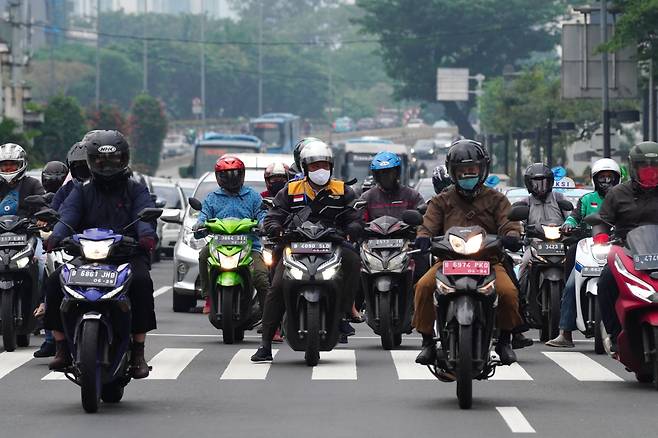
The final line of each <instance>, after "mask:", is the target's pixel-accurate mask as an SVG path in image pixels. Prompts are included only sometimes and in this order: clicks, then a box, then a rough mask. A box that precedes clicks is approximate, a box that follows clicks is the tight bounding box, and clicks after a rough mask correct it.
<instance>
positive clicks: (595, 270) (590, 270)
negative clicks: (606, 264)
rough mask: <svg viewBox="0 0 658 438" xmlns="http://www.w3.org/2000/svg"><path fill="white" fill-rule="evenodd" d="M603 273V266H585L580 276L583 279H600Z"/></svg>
mask: <svg viewBox="0 0 658 438" xmlns="http://www.w3.org/2000/svg"><path fill="white" fill-rule="evenodd" d="M601 272H603V266H596V267H590V266H583V268H582V269H581V270H580V275H582V276H583V277H600V276H601Z"/></svg>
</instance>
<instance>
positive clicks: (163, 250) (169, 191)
mask: <svg viewBox="0 0 658 438" xmlns="http://www.w3.org/2000/svg"><path fill="white" fill-rule="evenodd" d="M150 180H151V187H152V193H154V194H155V195H156V196H157V199H158V200H159V201H164V206H163V208H164V209H167V210H176V211H178V214H180V213H181V212H182V211H183V209H184V208H185V207H186V206H187V198H186V196H185V192H183V189H181V187H180V186H179V185H178V183H176V182H174V181H172V180H170V179H166V178H150ZM180 228H181V227H180V224H172V223H165V222H163V221H158V228H157V232H158V238H159V240H160V242H159V245H158V252H159V254H158V255H165V256H167V257H173V255H174V247H175V246H176V242H177V241H178V234H179V233H180Z"/></svg>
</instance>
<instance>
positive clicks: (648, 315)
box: [638, 310, 658, 327]
mask: <svg viewBox="0 0 658 438" xmlns="http://www.w3.org/2000/svg"><path fill="white" fill-rule="evenodd" d="M638 321H639V323H640V324H643V325H644V324H646V325H650V326H652V327H658V311H656V310H652V311H649V312H645V313H643V314H642V315H640V317H639V318H638Z"/></svg>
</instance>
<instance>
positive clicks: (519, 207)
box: [507, 204, 530, 221]
mask: <svg viewBox="0 0 658 438" xmlns="http://www.w3.org/2000/svg"><path fill="white" fill-rule="evenodd" d="M529 215H530V207H528V206H527V205H526V204H515V205H512V209H511V210H510V212H509V213H508V214H507V218H508V219H509V220H511V221H524V220H527V219H528V216H529Z"/></svg>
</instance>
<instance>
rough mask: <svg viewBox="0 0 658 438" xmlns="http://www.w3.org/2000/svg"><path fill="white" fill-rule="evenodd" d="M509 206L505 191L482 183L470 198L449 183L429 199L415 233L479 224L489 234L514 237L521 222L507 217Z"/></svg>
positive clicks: (421, 234)
mask: <svg viewBox="0 0 658 438" xmlns="http://www.w3.org/2000/svg"><path fill="white" fill-rule="evenodd" d="M511 208H512V206H511V205H510V202H509V201H508V200H507V197H506V196H505V195H503V194H502V193H500V192H498V191H496V190H494V189H491V188H489V187H483V188H482V190H481V191H480V193H479V194H478V195H477V196H476V197H475V198H474V199H473V200H471V201H466V200H465V199H463V198H462V197H461V196H460V195H459V194H458V193H457V191H456V190H455V188H454V186H451V187H449V188H447V189H446V190H444V191H443V192H441V193H439V194H438V195H436V196H434V197H433V198H432V199H431V200H430V201H429V203H428V205H427V212H426V213H425V216H423V224H422V225H421V226H420V227H418V232H417V236H418V237H433V236H439V235H442V234H445V232H446V231H447V230H448V229H449V228H450V227H469V226H474V225H479V226H481V227H482V228H484V230H485V231H486V232H487V233H490V234H498V235H499V236H508V235H509V236H516V237H518V236H520V235H521V231H522V228H521V224H520V223H519V222H512V221H510V220H509V219H508V218H507V215H508V213H509V211H510V209H511Z"/></svg>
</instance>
